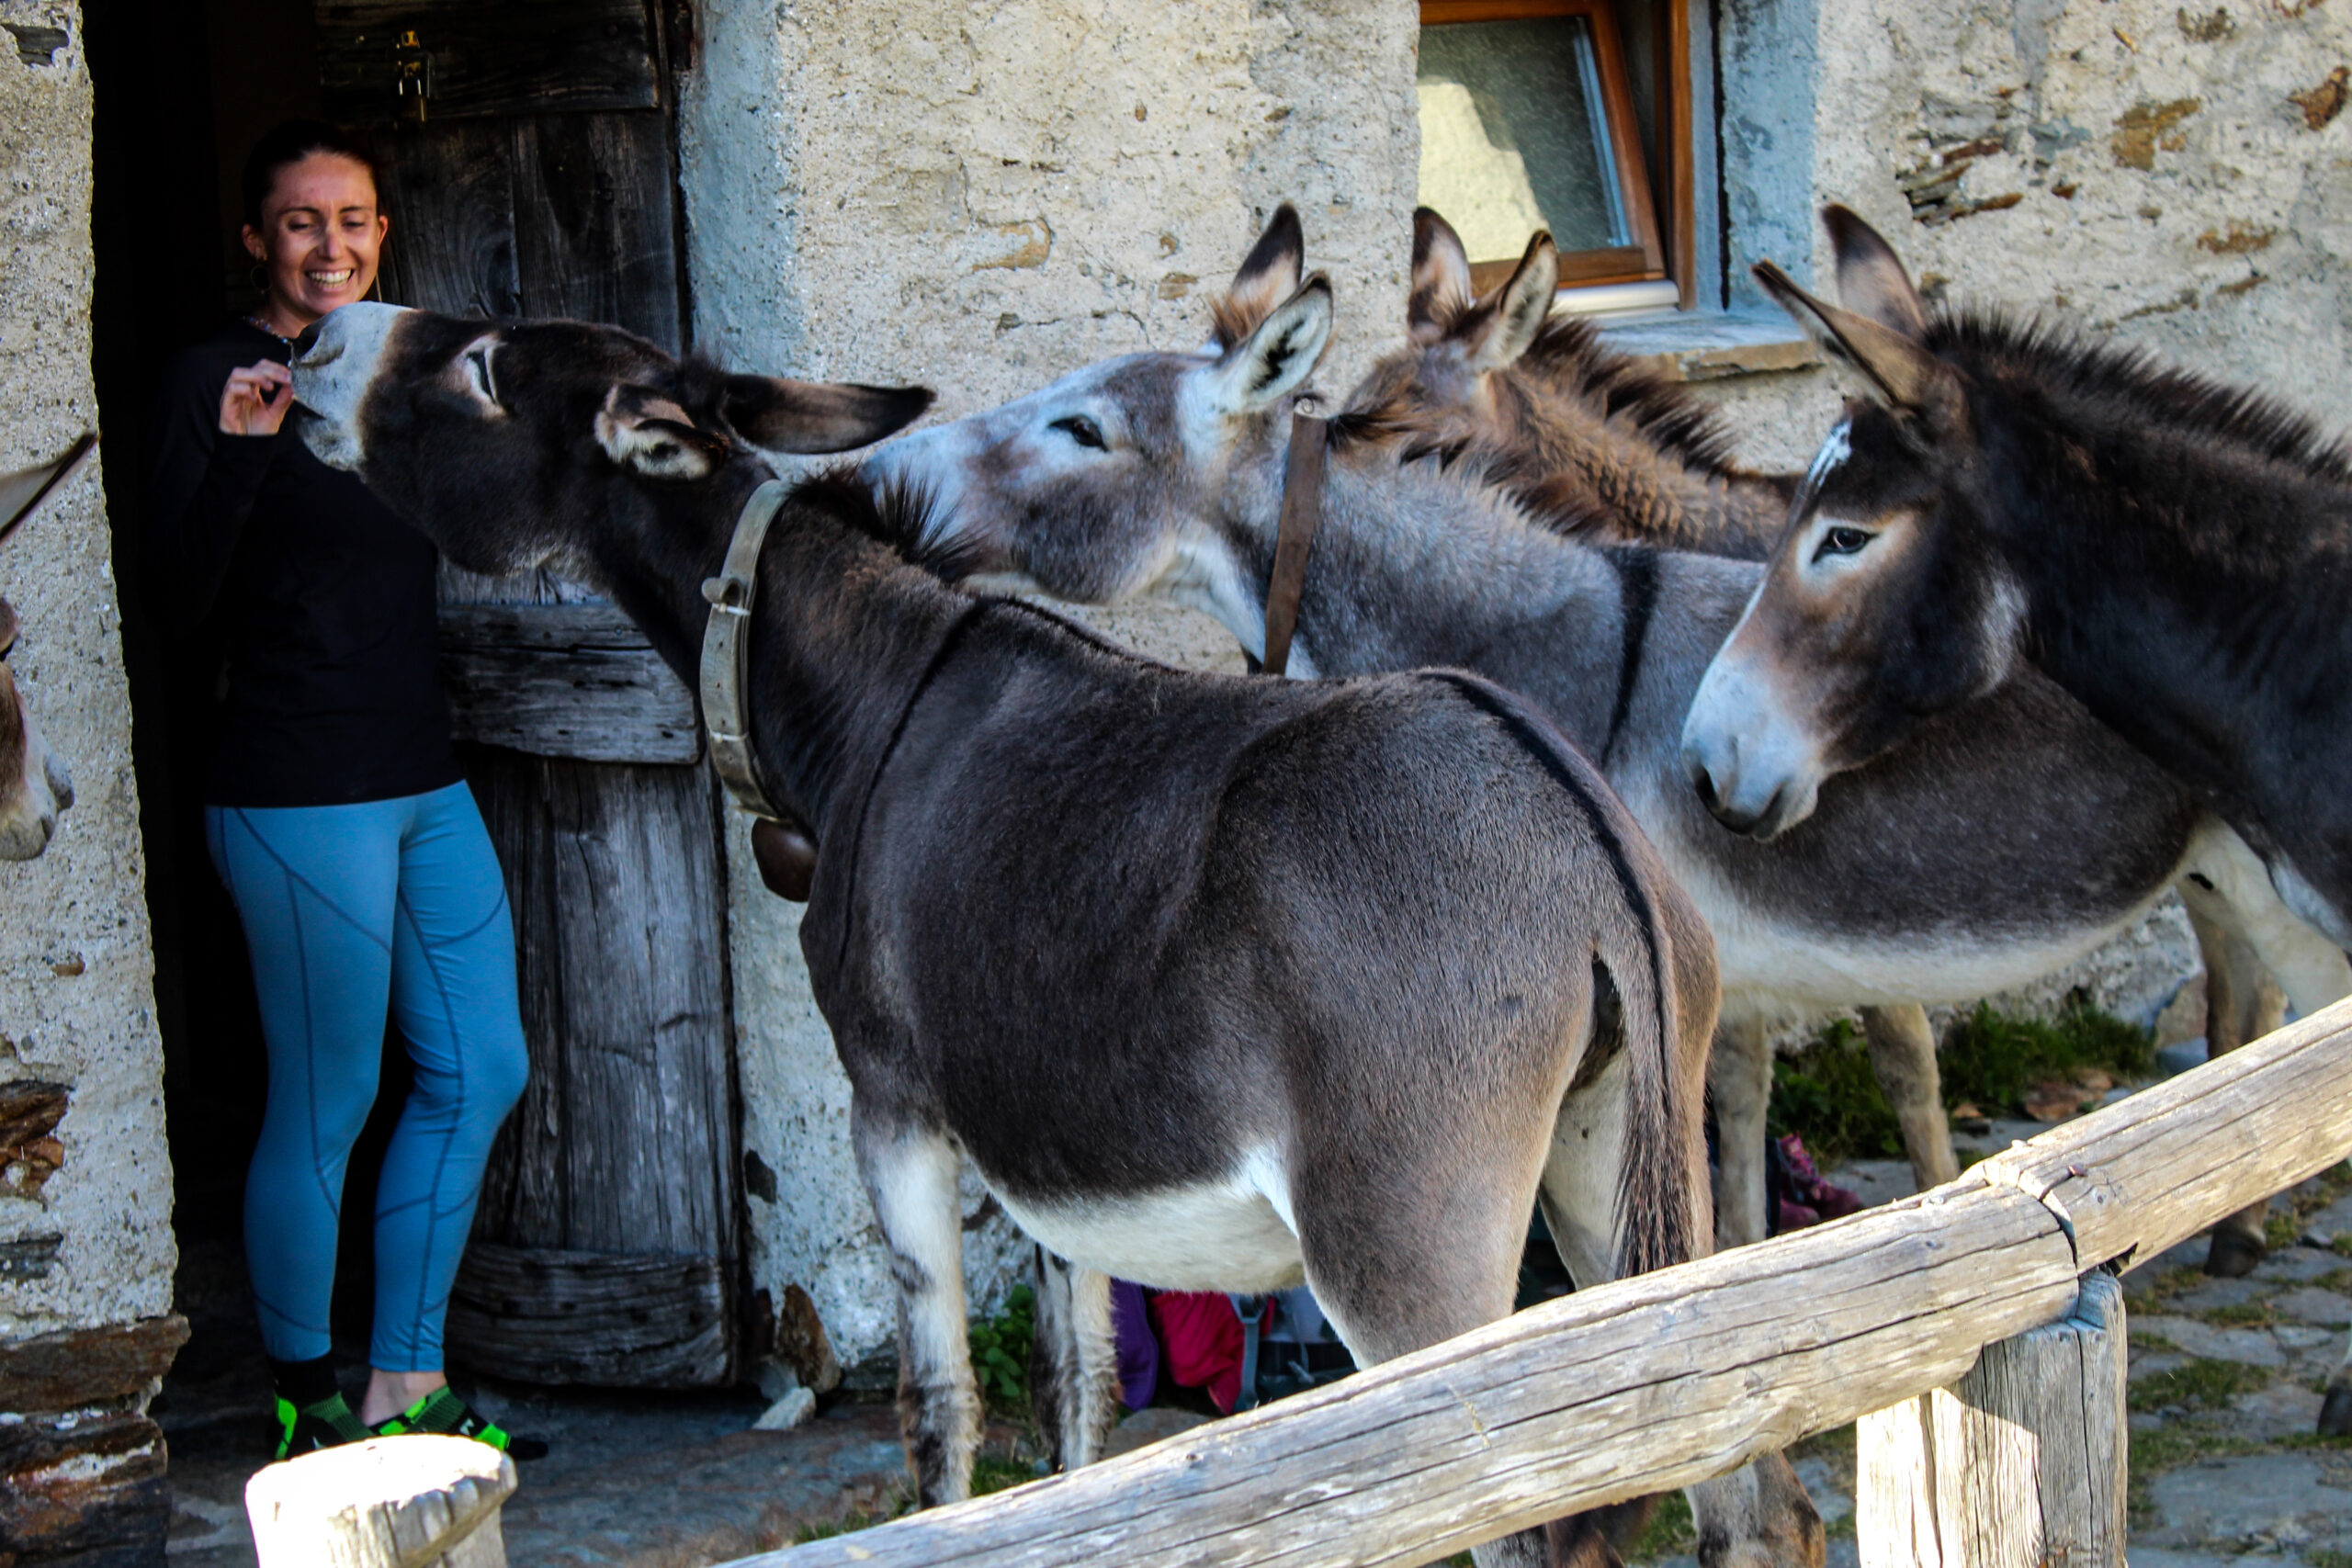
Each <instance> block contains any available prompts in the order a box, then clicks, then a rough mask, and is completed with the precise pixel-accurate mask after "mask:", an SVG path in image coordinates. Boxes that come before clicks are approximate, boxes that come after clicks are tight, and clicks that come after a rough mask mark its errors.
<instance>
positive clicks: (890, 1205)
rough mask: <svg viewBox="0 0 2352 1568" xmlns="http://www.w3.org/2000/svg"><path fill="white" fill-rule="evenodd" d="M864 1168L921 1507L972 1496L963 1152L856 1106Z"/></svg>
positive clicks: (904, 1432)
mask: <svg viewBox="0 0 2352 1568" xmlns="http://www.w3.org/2000/svg"><path fill="white" fill-rule="evenodd" d="M851 1134H852V1137H853V1139H854V1143H855V1145H856V1147H857V1167H858V1172H859V1174H860V1175H862V1176H863V1177H864V1178H865V1193H866V1196H867V1197H868V1198H870V1199H871V1200H873V1203H874V1217H875V1218H876V1220H877V1221H878V1222H880V1224H881V1227H882V1239H883V1242H884V1243H885V1245H887V1246H888V1247H889V1249H890V1274H891V1277H892V1279H893V1280H896V1281H897V1283H898V1287H899V1436H900V1438H903V1439H904V1440H905V1442H906V1446H907V1463H908V1465H909V1467H910V1469H912V1470H913V1472H914V1477H915V1500H916V1502H917V1503H918V1504H919V1505H921V1506H923V1507H926V1508H928V1507H931V1506H934V1505H937V1504H940V1503H953V1502H956V1501H959V1500H961V1499H962V1498H965V1497H967V1496H969V1495H971V1491H972V1455H973V1452H974V1450H977V1449H978V1447H979V1439H980V1395H979V1390H978V1387H977V1386H976V1385H975V1383H974V1382H973V1380H972V1350H971V1342H970V1340H969V1339H968V1338H967V1326H966V1323H965V1318H964V1227H963V1224H962V1222H961V1212H960V1210H959V1209H958V1207H957V1203H956V1172H957V1162H956V1151H955V1150H954V1149H953V1148H952V1147H950V1146H949V1145H948V1143H947V1140H946V1139H945V1138H944V1137H943V1136H941V1135H940V1134H938V1133H936V1132H934V1131H933V1130H931V1129H929V1128H921V1127H913V1126H908V1125H904V1124H899V1125H878V1124H877V1123H876V1119H875V1118H873V1117H871V1116H867V1115H862V1114H860V1113H859V1112H858V1110H857V1107H856V1106H855V1104H854V1103H853V1105H852V1110H851Z"/></svg>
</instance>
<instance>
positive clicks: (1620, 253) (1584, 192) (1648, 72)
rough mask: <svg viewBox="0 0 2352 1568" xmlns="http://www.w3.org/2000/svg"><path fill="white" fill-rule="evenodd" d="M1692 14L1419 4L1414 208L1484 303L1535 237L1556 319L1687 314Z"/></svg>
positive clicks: (1573, 5)
mask: <svg viewBox="0 0 2352 1568" xmlns="http://www.w3.org/2000/svg"><path fill="white" fill-rule="evenodd" d="M1685 3H1686V0H1423V3H1422V6H1421V48H1420V66H1419V96H1420V118H1421V168H1420V200H1421V203H1422V205H1423V206H1426V207H1431V208H1434V209H1437V210H1438V211H1439V212H1440V213H1442V214H1443V215H1444V217H1445V219H1446V220H1447V221H1448V222H1450V223H1451V224H1453V228H1454V231H1455V232H1457V233H1458V234H1460V235H1461V236H1462V242H1463V245H1464V248H1465V249H1466V250H1468V252H1469V253H1470V260H1471V264H1472V265H1471V277H1472V280H1473V282H1474V284H1475V285H1476V287H1477V288H1479V289H1481V290H1482V291H1483V290H1484V289H1487V288H1491V287H1493V286H1494V285H1495V284H1496V283H1498V282H1500V281H1501V280H1502V279H1503V278H1505V277H1507V276H1510V270H1511V268H1512V267H1513V266H1514V265H1517V263H1518V261H1519V258H1520V255H1521V253H1522V252H1523V251H1525V249H1526V248H1527V239H1528V236H1529V235H1530V234H1531V233H1532V232H1533V231H1536V230H1537V229H1549V230H1550V231H1552V237H1553V239H1554V240H1555V241H1556V242H1557V243H1558V244H1559V247H1560V281H1561V286H1562V288H1561V292H1562V301H1561V302H1562V305H1563V306H1564V307H1565V308H1566V309H1570V310H1577V309H1587V310H1626V309H1645V308H1655V307H1657V306H1670V305H1676V304H1680V305H1683V306H1685V307H1687V306H1689V305H1690V304H1691V292H1692V290H1691V278H1692V276H1693V273H1692V267H1691V248H1692V247H1691V240H1690V233H1691V159H1690V131H1689V126H1690V109H1689V103H1690V96H1691V91H1690V47H1689V35H1688V31H1687V22H1686V17H1685V12H1684V4H1685Z"/></svg>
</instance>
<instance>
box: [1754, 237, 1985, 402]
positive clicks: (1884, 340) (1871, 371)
mask: <svg viewBox="0 0 2352 1568" xmlns="http://www.w3.org/2000/svg"><path fill="white" fill-rule="evenodd" d="M1756 281H1758V283H1760V284H1762V285H1763V286H1764V292H1766V293H1767V294H1770V296H1771V297H1772V298H1773V299H1774V300H1776V301H1777V302H1778V303H1779V304H1780V307H1781V309H1782V310H1786V311H1787V312H1788V313H1789V314H1790V315H1792V316H1794V317H1795V318H1796V321H1797V325H1799V326H1801V327H1803V328H1804V330H1805V333H1806V334H1807V335H1808V336H1810V337H1811V338H1812V339H1813V340H1814V341H1815V343H1818V344H1820V345H1821V346H1822V348H1823V349H1824V350H1825V351H1826V352H1827V353H1828V354H1830V355H1834V356H1835V357H1837V358H1838V359H1842V360H1844V361H1846V362H1847V363H1848V364H1849V365H1851V366H1853V367H1855V368H1856V369H1858V370H1860V372H1861V373H1862V374H1863V375H1864V376H1866V377H1868V378H1870V380H1871V386H1872V388H1873V389H1876V391H1877V393H1878V395H1879V397H1880V398H1881V399H1882V400H1884V401H1885V402H1887V403H1889V404H1891V405H1893V406H1894V407H1895V408H1898V409H1905V410H1908V411H1910V412H1915V413H1937V414H1940V413H1942V412H1946V411H1947V410H1948V409H1950V408H1951V405H1952V402H1953V400H1955V398H1956V397H1957V395H1958V391H1959V386H1960V377H1959V373H1958V372H1957V371H1955V370H1953V369H1952V367H1951V366H1949V365H1946V364H1945V363H1944V362H1943V361H1942V360H1940V359H1938V358H1937V357H1936V356H1935V355H1932V354H1930V353H1928V350H1927V348H1926V347H1925V346H1924V345H1923V344H1921V343H1920V342H1919V341H1918V340H1917V339H1916V338H1911V337H1907V336H1905V334H1903V333H1899V332H1897V331H1895V330H1894V328H1892V327H1886V326H1882V325H1880V324H1879V323H1878V322H1877V321H1873V320H1872V319H1871V318H1870V317H1868V316H1858V315H1856V314H1855V313H1854V312H1853V311H1851V310H1839V309H1838V307H1837V306H1835V305H1832V304H1829V303H1827V302H1826V301H1825V300H1821V299H1815V298H1814V297H1813V296H1812V295H1810V294H1807V293H1806V292H1805V291H1804V289H1802V288H1798V287H1797V286H1796V284H1795V283H1794V282H1793V281H1792V280H1791V278H1790V276H1789V275H1788V274H1787V273H1785V272H1782V271H1781V269H1780V268H1779V267H1777V266H1775V265H1772V264H1771V263H1770V262H1768V261H1766V262H1758V263H1757V264H1756Z"/></svg>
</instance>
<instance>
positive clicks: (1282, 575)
mask: <svg viewBox="0 0 2352 1568" xmlns="http://www.w3.org/2000/svg"><path fill="white" fill-rule="evenodd" d="M1327 424H1328V422H1327V421H1324V420H1320V419H1317V418H1316V417H1315V416H1314V415H1313V414H1311V413H1295V414H1293V415H1291V420H1290V459H1289V461H1288V462H1287V463H1285V464H1284V465H1283V518H1282V526H1281V527H1280V528H1279V529H1278V530H1277V531H1276V533H1275V535H1274V571H1273V576H1272V579H1271V580H1270V581H1268V582H1267V584H1266V657H1265V660H1263V668H1264V670H1265V671H1266V673H1267V674H1269V675H1280V674H1283V672H1285V671H1288V670H1289V668H1290V639H1291V634H1292V633H1294V632H1295V631H1296V630H1297V629H1298V598H1299V595H1300V593H1302V592H1305V590H1306V553H1307V551H1308V550H1310V549H1311V548H1313V547H1314V545H1315V528H1316V525H1317V524H1318V523H1320V522H1322V521H1323V449H1324V447H1325V446H1327V445H1328V444H1329V443H1328V441H1327V439H1326V436H1325V430H1326V427H1327Z"/></svg>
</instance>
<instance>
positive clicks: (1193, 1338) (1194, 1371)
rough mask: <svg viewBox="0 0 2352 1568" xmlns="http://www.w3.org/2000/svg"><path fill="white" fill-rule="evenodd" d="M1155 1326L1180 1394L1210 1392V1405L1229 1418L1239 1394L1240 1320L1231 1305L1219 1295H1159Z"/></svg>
mask: <svg viewBox="0 0 2352 1568" xmlns="http://www.w3.org/2000/svg"><path fill="white" fill-rule="evenodd" d="M1151 1323H1152V1326H1153V1327H1154V1328H1155V1329H1157V1330H1159V1344H1160V1348H1161V1350H1162V1352H1163V1353H1164V1355H1165V1358H1166V1359H1165V1365H1166V1366H1167V1368H1168V1375H1169V1377H1170V1379H1171V1380H1172V1381H1174V1382H1175V1383H1176V1385H1177V1386H1178V1387H1180V1388H1201V1389H1206V1390H1207V1391H1208V1396H1209V1402H1210V1403H1211V1404H1215V1405H1216V1407H1217V1408H1218V1409H1219V1410H1222V1411H1224V1412H1226V1413H1227V1415H1230V1414H1231V1413H1232V1411H1233V1401H1234V1399H1235V1397H1236V1396H1237V1395H1238V1394H1239V1393H1240V1392H1241V1319H1240V1318H1239V1317H1238V1316H1237V1315H1236V1314H1235V1313H1234V1311H1233V1303H1232V1302H1231V1301H1230V1300H1229V1299H1227V1297H1226V1296H1225V1295H1223V1294H1222V1293H1220V1292H1216V1291H1155V1292H1152V1294H1151Z"/></svg>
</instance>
